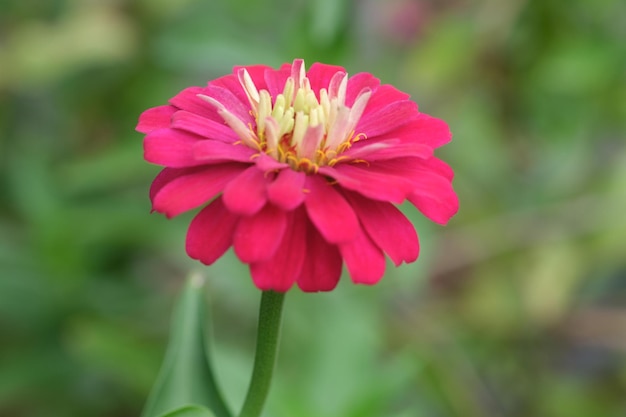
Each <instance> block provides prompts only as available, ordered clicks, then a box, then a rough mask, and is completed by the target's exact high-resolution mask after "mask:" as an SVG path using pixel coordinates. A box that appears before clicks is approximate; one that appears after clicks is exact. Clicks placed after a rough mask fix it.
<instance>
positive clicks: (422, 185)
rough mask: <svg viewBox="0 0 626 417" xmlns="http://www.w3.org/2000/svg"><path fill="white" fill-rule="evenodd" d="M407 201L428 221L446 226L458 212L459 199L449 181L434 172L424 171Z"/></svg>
mask: <svg viewBox="0 0 626 417" xmlns="http://www.w3.org/2000/svg"><path fill="white" fill-rule="evenodd" d="M407 198H408V200H409V201H410V202H411V203H412V204H413V205H415V207H417V208H418V209H419V211H421V212H422V214H424V216H426V217H428V218H429V219H430V220H432V221H434V222H435V223H439V224H446V223H448V221H449V220H450V218H451V217H452V216H454V215H455V214H456V213H457V211H458V210H459V197H458V196H457V195H456V193H455V192H454V189H453V188H452V183H451V182H450V180H449V179H448V178H446V177H444V176H442V175H439V174H438V173H437V172H435V171H424V172H423V173H422V175H421V176H420V181H419V183H418V185H417V187H416V189H414V190H413V192H411V193H410V194H409V195H408V197H407Z"/></svg>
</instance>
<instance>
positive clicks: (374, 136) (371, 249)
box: [137, 59, 458, 292]
mask: <svg viewBox="0 0 626 417" xmlns="http://www.w3.org/2000/svg"><path fill="white" fill-rule="evenodd" d="M137 130H138V131H140V132H142V133H145V134H146V137H145V140H144V150H145V159H146V160H147V161H148V162H151V163H154V164H158V165H162V166H164V167H165V168H164V169H163V170H162V171H161V172H160V173H159V175H158V176H157V177H156V179H155V180H154V182H153V184H152V187H151V190H150V198H151V200H152V205H153V210H154V211H157V212H160V213H163V214H165V215H166V216H167V217H173V216H176V215H178V214H180V213H182V212H185V211H188V210H191V209H194V208H197V207H200V206H203V205H205V204H207V203H208V205H206V206H205V207H204V208H203V209H202V210H201V211H200V212H199V213H198V214H197V215H196V217H195V218H194V219H193V220H192V222H191V224H190V226H189V230H188V233H187V243H186V248H187V253H188V254H189V256H190V257H192V258H194V259H197V260H199V261H201V262H203V263H204V264H207V265H210V264H212V263H213V262H215V261H216V260H217V259H219V258H220V257H221V256H222V255H223V254H224V253H225V252H226V250H227V249H228V248H230V247H231V246H233V247H234V251H235V254H236V255H237V257H238V258H239V259H240V260H241V261H242V262H244V263H246V264H248V265H249V267H250V272H251V275H252V279H253V281H254V283H255V285H256V286H257V287H258V288H260V289H262V290H275V291H281V292H284V291H287V290H289V289H290V288H291V287H292V286H293V284H294V283H296V284H297V285H298V286H299V287H300V288H301V289H302V290H303V291H329V290H332V289H333V288H334V287H335V286H336V285H337V282H338V281H339V278H340V275H341V271H342V265H343V263H345V265H346V267H347V270H348V272H349V273H350V276H351V278H352V281H353V282H355V283H360V284H375V283H376V282H378V281H379V280H380V278H381V277H382V276H383V274H384V272H385V266H386V260H385V254H386V255H387V256H388V257H389V258H390V259H391V260H392V261H393V262H394V264H395V265H399V264H401V263H402V262H413V261H415V260H416V259H417V257H418V253H419V243H418V237H417V233H416V231H415V229H414V227H413V225H412V224H411V223H410V222H409V220H408V219H407V218H406V217H405V216H404V215H403V214H402V212H401V211H400V210H398V209H397V208H396V207H395V206H394V204H399V203H402V202H403V201H405V200H408V201H410V202H411V203H412V204H414V205H415V206H416V207H417V208H418V209H419V210H420V211H421V212H422V213H423V214H424V215H425V216H426V217H428V218H429V219H431V220H432V221H434V222H436V223H440V224H445V223H446V222H447V221H448V220H449V219H450V217H452V216H453V215H454V214H455V213H456V211H457V209H458V199H457V196H456V194H455V193H454V190H453V189H452V184H451V182H452V177H453V172H452V170H451V169H450V167H449V166H448V165H446V164H445V163H444V162H442V161H441V160H439V159H437V158H435V157H434V156H433V150H434V149H435V148H437V147H439V146H441V145H443V144H445V143H447V142H449V141H450V138H451V134H450V131H449V129H448V127H447V125H446V124H445V123H444V122H443V121H441V120H439V119H436V118H433V117H431V116H428V115H426V114H423V113H420V112H419V111H418V109H417V105H416V104H415V103H414V102H412V101H410V100H409V96H408V95H407V94H405V93H403V92H400V91H398V90H397V89H396V88H394V87H392V86H390V85H381V84H380V81H379V80H378V79H377V78H375V77H374V76H372V75H371V74H368V73H359V74H356V75H354V76H352V77H348V75H347V74H346V71H345V70H344V69H343V68H341V67H338V66H332V65H325V64H320V63H315V64H313V65H312V66H311V68H310V69H309V71H308V72H306V71H305V67H304V62H303V61H302V60H299V59H298V60H295V61H294V62H293V64H291V65H289V64H284V65H283V66H282V67H281V68H280V69H278V70H276V69H273V68H270V67H267V66H262V65H255V66H246V67H235V68H234V70H233V74H230V75H226V76H224V77H221V78H218V79H216V80H214V81H210V82H209V83H208V85H207V86H206V87H190V88H187V89H185V90H183V91H181V92H180V93H179V94H178V95H176V96H175V97H174V98H172V99H171V100H170V104H169V105H165V106H160V107H155V108H151V109H149V110H147V111H145V112H144V113H143V114H142V115H141V116H140V119H139V124H138V125H137Z"/></svg>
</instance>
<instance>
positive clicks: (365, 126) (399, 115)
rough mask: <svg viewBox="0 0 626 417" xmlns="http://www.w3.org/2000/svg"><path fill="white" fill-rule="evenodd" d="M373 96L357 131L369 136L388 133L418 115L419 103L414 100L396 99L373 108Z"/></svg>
mask: <svg viewBox="0 0 626 417" xmlns="http://www.w3.org/2000/svg"><path fill="white" fill-rule="evenodd" d="M374 97H375V95H372V98H374ZM372 98H371V99H370V101H369V103H368V106H367V108H366V109H365V113H363V116H361V119H360V120H359V123H358V124H357V126H356V128H355V131H356V132H359V133H363V134H365V135H366V136H367V137H368V138H373V137H376V136H378V135H382V134H384V133H387V132H389V131H391V130H392V129H395V128H397V127H399V126H402V125H403V124H405V123H407V122H408V121H410V120H411V119H412V118H415V117H417V115H418V112H417V104H415V103H414V102H412V101H409V100H404V101H395V102H392V103H389V104H387V105H384V106H380V107H377V108H375V109H373V108H372V107H373V105H372V103H371V102H372Z"/></svg>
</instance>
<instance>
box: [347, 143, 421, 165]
mask: <svg viewBox="0 0 626 417" xmlns="http://www.w3.org/2000/svg"><path fill="white" fill-rule="evenodd" d="M341 155H342V156H345V157H348V158H350V159H364V160H366V161H368V162H371V161H379V160H384V159H393V158H400V157H406V156H413V157H417V158H422V159H426V158H430V157H431V156H432V155H433V148H431V147H430V146H428V145H424V144H421V143H413V142H405V143H403V142H401V141H400V139H387V140H384V141H373V140H363V141H359V142H357V143H356V144H354V145H353V146H352V147H351V148H350V149H348V150H347V151H345V152H344V153H342V154H341Z"/></svg>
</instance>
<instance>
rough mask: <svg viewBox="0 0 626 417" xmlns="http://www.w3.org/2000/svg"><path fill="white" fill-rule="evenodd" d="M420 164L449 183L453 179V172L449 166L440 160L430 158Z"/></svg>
mask: <svg viewBox="0 0 626 417" xmlns="http://www.w3.org/2000/svg"><path fill="white" fill-rule="evenodd" d="M422 163H423V164H424V165H425V166H427V167H428V168H430V169H432V170H433V171H435V172H436V173H438V174H439V175H441V176H442V177H444V178H447V179H449V180H450V181H452V180H453V179H454V171H453V170H452V168H450V165H448V164H446V163H445V162H443V161H442V160H441V159H438V158H435V157H432V158H428V159H427V160H425V161H423V162H422Z"/></svg>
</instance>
